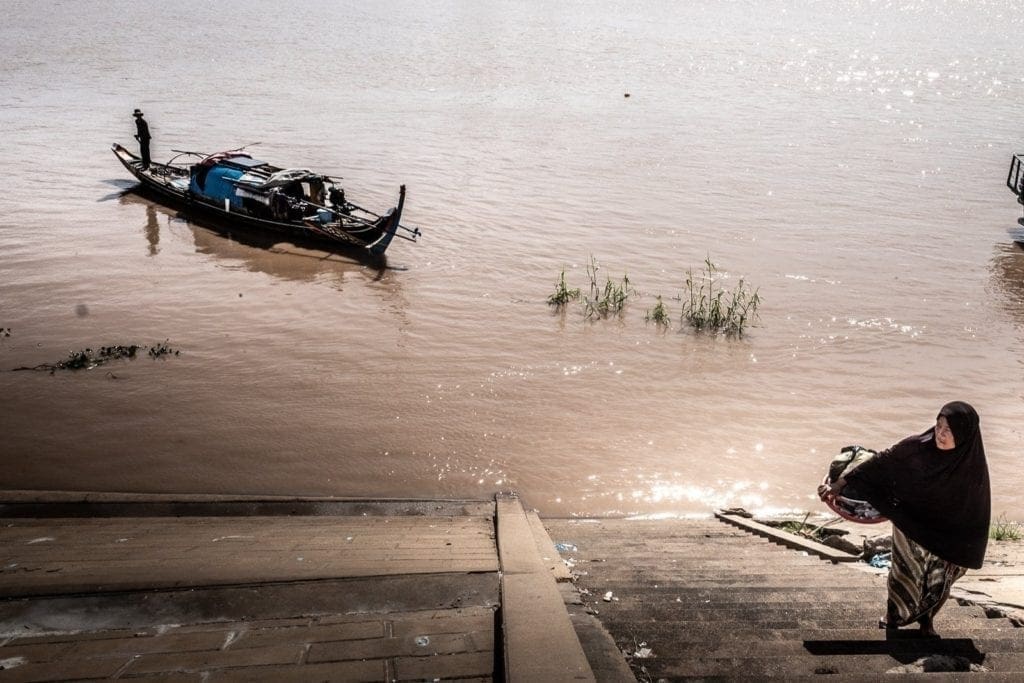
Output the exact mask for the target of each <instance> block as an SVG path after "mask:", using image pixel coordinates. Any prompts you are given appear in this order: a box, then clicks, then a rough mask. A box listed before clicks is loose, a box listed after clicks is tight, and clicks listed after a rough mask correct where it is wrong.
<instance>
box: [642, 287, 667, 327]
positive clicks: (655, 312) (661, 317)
mask: <svg viewBox="0 0 1024 683" xmlns="http://www.w3.org/2000/svg"><path fill="white" fill-rule="evenodd" d="M644 320H646V321H647V322H653V323H656V324H658V325H663V326H665V327H668V326H670V325H671V324H672V317H671V316H670V315H669V313H668V309H666V308H665V304H664V303H662V301H661V295H660V294H659V295H658V303H656V304H655V305H654V308H652V309H649V310H648V311H647V315H646V316H644Z"/></svg>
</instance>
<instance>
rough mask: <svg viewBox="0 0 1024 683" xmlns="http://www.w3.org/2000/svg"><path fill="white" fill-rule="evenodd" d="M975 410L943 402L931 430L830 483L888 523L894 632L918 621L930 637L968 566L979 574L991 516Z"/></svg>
mask: <svg viewBox="0 0 1024 683" xmlns="http://www.w3.org/2000/svg"><path fill="white" fill-rule="evenodd" d="M978 422H979V421H978V413H977V412H976V411H975V410H974V408H972V407H971V406H970V405H968V404H967V403H964V402H962V401H954V402H953V403H947V404H946V405H945V406H943V407H942V410H940V411H939V415H938V417H937V418H936V420H935V426H934V427H931V428H929V429H928V430H927V431H925V432H924V433H922V434H918V435H915V436H911V437H908V438H906V439H904V440H903V441H900V442H899V443H898V444H896V445H895V446H893V447H892V448H890V449H889V450H887V451H883V452H882V453H879V454H878V455H877V456H876V457H874V458H872V459H870V460H868V461H867V462H865V463H864V464H862V465H860V466H859V467H857V468H856V469H855V470H853V471H852V472H850V473H848V474H846V475H845V476H844V477H842V478H840V479H839V480H838V481H836V482H834V483H833V484H832V485H831V486H824V487H823V488H822V490H821V491H820V494H821V497H822V498H823V499H825V498H828V497H834V496H836V495H839V494H840V492H841V491H842V490H843V488H844V487H845V486H846V485H847V484H849V485H851V487H853V486H854V485H855V486H856V489H857V491H858V494H859V497H862V498H864V499H866V500H867V501H868V502H869V503H871V504H872V505H873V506H874V507H875V508H876V509H877V510H878V511H879V512H880V513H882V515H884V516H885V517H888V518H889V520H891V521H892V524H893V550H892V566H891V568H890V570H889V582H888V588H889V599H888V605H887V609H886V616H885V619H883V620H881V621H880V622H879V626H881V627H885V628H899V627H900V626H907V625H910V624H913V623H914V622H917V623H918V624H920V626H921V632H922V634H924V635H929V636H935V635H936V633H935V629H934V628H933V626H932V620H933V618H934V617H935V615H936V613H938V611H939V609H940V608H941V607H942V605H943V603H945V601H946V599H947V598H948V597H949V591H950V588H951V587H952V585H953V582H954V581H956V580H957V579H959V578H960V577H961V576H963V575H964V574H965V573H966V572H967V569H980V568H981V565H982V562H983V561H984V559H985V548H986V547H987V545H988V532H989V522H990V518H991V496H990V492H989V478H988V464H987V463H986V461H985V447H984V446H983V445H982V442H981V430H980V429H979V426H978Z"/></svg>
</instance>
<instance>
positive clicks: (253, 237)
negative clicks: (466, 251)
mask: <svg viewBox="0 0 1024 683" xmlns="http://www.w3.org/2000/svg"><path fill="white" fill-rule="evenodd" d="M121 203H122V204H126V205H129V204H130V205H139V206H141V207H144V208H145V223H144V225H143V233H144V234H145V237H146V243H147V245H148V251H147V253H148V255H149V256H156V255H157V254H159V253H160V231H161V223H163V225H164V227H165V228H166V229H167V230H169V231H174V232H178V231H177V230H176V229H175V228H176V227H177V226H187V227H188V229H189V233H190V235H188V236H183V239H187V240H189V241H191V242H192V243H193V244H194V245H195V249H196V251H197V252H198V253H200V254H204V255H208V256H213V257H214V258H217V259H224V260H230V261H234V262H236V263H238V264H240V265H242V266H244V267H245V268H246V269H247V270H250V271H253V272H260V273H266V274H268V275H272V276H274V277H277V278H281V279H285V280H293V281H299V282H326V283H327V284H331V285H333V286H335V287H337V288H339V289H340V288H341V285H342V282H343V281H344V280H345V279H347V278H351V277H353V276H359V277H363V278H367V279H368V280H372V281H380V280H383V279H384V278H385V276H386V274H387V271H388V270H389V268H388V265H387V256H384V255H381V256H374V255H372V254H369V253H368V252H367V251H366V250H365V249H360V248H355V247H353V248H351V249H348V250H344V251H342V250H339V249H338V248H337V247H335V248H332V250H331V251H325V250H323V249H320V248H317V246H315V245H312V246H311V245H309V244H306V243H303V242H302V241H301V240H300V239H298V238H295V237H288V238H286V239H282V237H281V236H280V235H274V234H270V233H268V234H261V233H244V234H238V233H235V232H233V231H228V230H225V229H224V228H222V227H220V226H218V225H217V224H215V223H207V222H204V221H196V220H195V219H194V218H192V217H188V218H186V217H184V216H183V215H182V214H181V213H179V212H178V211H175V210H174V209H170V208H167V207H165V206H163V205H161V204H156V203H154V202H152V201H151V200H149V199H147V198H146V197H143V196H140V195H138V194H136V193H134V192H126V193H125V194H123V195H122V197H121ZM161 217H162V219H163V220H161ZM165 237H166V236H165Z"/></svg>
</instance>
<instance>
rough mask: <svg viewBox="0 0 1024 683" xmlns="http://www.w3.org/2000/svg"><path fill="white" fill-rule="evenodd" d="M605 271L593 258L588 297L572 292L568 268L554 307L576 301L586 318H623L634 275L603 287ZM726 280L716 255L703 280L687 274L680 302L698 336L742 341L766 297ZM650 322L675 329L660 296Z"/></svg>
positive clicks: (552, 301) (553, 300)
mask: <svg viewBox="0 0 1024 683" xmlns="http://www.w3.org/2000/svg"><path fill="white" fill-rule="evenodd" d="M599 270H600V266H599V265H598V263H597V259H595V258H594V257H593V256H591V257H590V261H589V263H588V264H587V278H588V279H589V280H590V286H589V287H588V289H587V293H586V294H583V293H581V291H580V290H579V289H570V288H569V285H568V283H567V282H566V279H565V269H564V268H563V269H562V272H561V273H560V274H559V277H558V281H557V282H555V291H554V293H553V294H552V295H551V296H549V297H548V299H547V302H548V305H550V306H556V307H559V308H560V307H562V306H565V305H567V304H568V303H569V302H571V301H576V300H582V302H583V316H584V317H585V318H587V319H588V320H593V319H595V318H607V317H609V316H611V315H614V314H620V313H622V311H623V309H624V308H625V306H626V302H627V301H629V299H630V297H631V296H633V295H635V294H636V289H635V288H634V287H633V283H632V282H630V279H629V275H628V274H623V276H622V279H621V280H618V281H613V280H612V279H611V278H610V277H606V278H605V281H604V284H603V285H602V284H601V283H600V280H599V278H598V271H599ZM720 280H721V278H720V277H719V276H718V267H717V266H716V265H715V264H714V263H713V262H712V261H711V257H710V256H709V257H707V258H706V259H704V270H703V271H702V272H701V274H700V276H699V277H695V276H694V273H693V270H692V269H690V270H688V271H687V277H686V283H685V287H686V292H685V294H683V295H681V296H680V297H679V298H680V300H681V301H682V314H681V320H682V322H683V323H684V324H689V325H691V326H692V327H694V328H695V329H697V330H698V331H703V330H708V331H711V332H723V333H725V334H727V335H730V336H737V337H739V336H742V335H743V331H744V330H745V329H746V328H747V327H748V326H749V325H751V324H752V323H753V321H754V320H755V319H756V317H757V308H758V306H759V305H760V303H761V296H760V294H758V291H757V290H753V291H751V290H750V289H749V288H748V287H747V285H746V282H745V281H744V280H743V279H740V281H739V283H738V284H737V285H736V287H735V288H734V289H733V290H731V291H730V290H728V289H726V288H725V287H724V286H722V284H721V282H720ZM644 320H646V321H647V322H652V321H653V322H655V323H656V324H658V325H659V326H664V327H671V325H672V315H671V313H669V310H668V308H667V307H666V306H665V303H664V301H662V298H661V296H660V295H658V297H657V302H656V303H655V305H654V308H652V309H648V310H647V312H646V315H645V317H644Z"/></svg>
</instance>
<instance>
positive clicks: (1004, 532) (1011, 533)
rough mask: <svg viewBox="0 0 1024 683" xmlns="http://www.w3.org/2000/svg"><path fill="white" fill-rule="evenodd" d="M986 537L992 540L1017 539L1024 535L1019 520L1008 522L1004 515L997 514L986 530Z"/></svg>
mask: <svg viewBox="0 0 1024 683" xmlns="http://www.w3.org/2000/svg"><path fill="white" fill-rule="evenodd" d="M988 537H989V538H991V539H992V540H994V541H1019V540H1020V539H1021V538H1022V537H1024V533H1022V531H1021V527H1020V523H1019V522H1008V521H1007V520H1006V515H1005V514H1002V515H999V519H997V520H996V521H995V522H994V523H993V524H992V525H991V526H990V527H989V530H988Z"/></svg>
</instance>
